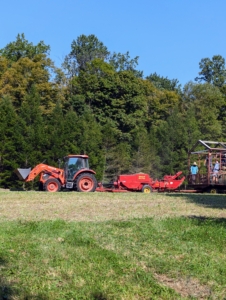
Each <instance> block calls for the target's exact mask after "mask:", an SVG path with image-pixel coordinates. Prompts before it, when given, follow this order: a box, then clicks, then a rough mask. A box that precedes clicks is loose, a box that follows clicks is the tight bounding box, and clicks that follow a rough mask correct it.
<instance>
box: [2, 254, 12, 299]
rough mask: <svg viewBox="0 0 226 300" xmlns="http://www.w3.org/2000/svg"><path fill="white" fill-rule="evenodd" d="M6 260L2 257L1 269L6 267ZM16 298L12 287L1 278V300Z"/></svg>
mask: <svg viewBox="0 0 226 300" xmlns="http://www.w3.org/2000/svg"><path fill="white" fill-rule="evenodd" d="M6 263H7V262H6V260H5V259H3V258H2V257H1V256H0V268H2V267H4V266H5V265H6ZM13 296H15V293H14V292H13V289H12V287H11V285H10V284H9V283H8V282H7V281H6V280H5V279H4V277H2V276H0V299H1V300H9V299H12V297H13Z"/></svg>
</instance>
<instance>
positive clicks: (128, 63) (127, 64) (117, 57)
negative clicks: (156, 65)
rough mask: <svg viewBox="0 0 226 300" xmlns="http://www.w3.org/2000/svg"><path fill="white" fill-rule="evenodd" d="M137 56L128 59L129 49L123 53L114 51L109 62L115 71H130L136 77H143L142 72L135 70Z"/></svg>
mask: <svg viewBox="0 0 226 300" xmlns="http://www.w3.org/2000/svg"><path fill="white" fill-rule="evenodd" d="M138 59H139V56H136V57H134V58H133V59H130V55H129V51H127V52H126V53H125V54H122V53H116V52H114V53H113V54H112V55H111V57H110V59H109V63H110V64H111V65H112V66H113V67H114V69H115V71H131V72H132V73H133V74H134V75H135V76H136V77H143V72H142V71H138V70H136V67H137V65H138Z"/></svg>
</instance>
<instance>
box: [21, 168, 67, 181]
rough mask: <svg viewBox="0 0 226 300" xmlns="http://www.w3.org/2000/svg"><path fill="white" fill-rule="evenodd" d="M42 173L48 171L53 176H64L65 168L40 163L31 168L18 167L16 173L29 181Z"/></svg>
mask: <svg viewBox="0 0 226 300" xmlns="http://www.w3.org/2000/svg"><path fill="white" fill-rule="evenodd" d="M40 173H48V174H50V175H51V176H53V177H56V178H58V177H60V176H63V170H62V169H59V168H55V167H51V166H48V165H45V164H39V165H37V166H35V167H34V168H33V169H32V170H31V169H17V170H16V174H17V176H18V177H19V179H21V180H23V181H25V182H28V181H32V180H34V179H35V177H36V176H38V175H39V174H40Z"/></svg>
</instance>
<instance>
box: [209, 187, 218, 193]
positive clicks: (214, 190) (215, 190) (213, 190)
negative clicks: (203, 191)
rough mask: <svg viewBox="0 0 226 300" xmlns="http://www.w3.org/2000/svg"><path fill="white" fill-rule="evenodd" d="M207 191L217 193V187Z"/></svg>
mask: <svg viewBox="0 0 226 300" xmlns="http://www.w3.org/2000/svg"><path fill="white" fill-rule="evenodd" d="M209 192H210V194H217V189H215V188H211V189H210V190H209Z"/></svg>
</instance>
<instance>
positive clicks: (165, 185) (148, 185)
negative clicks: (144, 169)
mask: <svg viewBox="0 0 226 300" xmlns="http://www.w3.org/2000/svg"><path fill="white" fill-rule="evenodd" d="M181 174H182V172H178V173H176V174H175V175H165V176H164V177H163V179H162V180H153V179H152V178H151V177H150V176H149V175H148V174H144V173H136V174H132V175H119V176H118V177H117V180H116V181H115V182H113V183H112V184H106V185H105V184H102V183H99V184H98V187H97V189H96V191H97V192H115V193H117V192H143V193H151V192H168V191H175V190H177V189H178V188H179V187H180V186H181V185H182V183H183V182H184V180H185V177H180V175H181Z"/></svg>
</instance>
